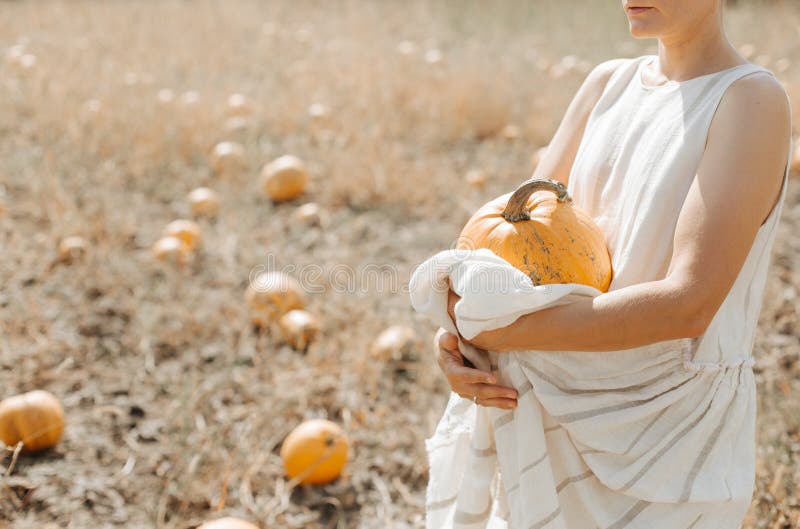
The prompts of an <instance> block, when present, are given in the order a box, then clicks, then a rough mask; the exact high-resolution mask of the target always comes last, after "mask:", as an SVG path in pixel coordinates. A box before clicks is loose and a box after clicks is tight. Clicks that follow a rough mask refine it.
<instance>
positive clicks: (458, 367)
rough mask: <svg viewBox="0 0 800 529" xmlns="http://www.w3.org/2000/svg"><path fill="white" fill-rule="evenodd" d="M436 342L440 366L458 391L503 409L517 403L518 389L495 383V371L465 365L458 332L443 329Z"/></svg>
mask: <svg viewBox="0 0 800 529" xmlns="http://www.w3.org/2000/svg"><path fill="white" fill-rule="evenodd" d="M456 298H458V296H456ZM434 345H435V347H436V348H437V350H438V358H437V361H438V363H439V368H440V369H441V370H442V372H443V373H444V376H445V377H446V378H447V382H448V383H449V384H450V388H451V389H452V390H453V391H454V392H456V393H457V394H459V395H460V396H462V397H464V398H465V399H470V400H473V397H474V396H475V395H477V396H478V398H477V400H475V402H476V403H477V404H480V405H481V406H493V407H495V408H503V409H512V408H515V407H516V406H517V390H515V389H514V388H509V387H506V386H500V385H497V384H495V382H497V379H496V377H495V376H494V375H493V374H492V373H487V372H485V371H481V370H480V369H474V368H471V367H467V366H465V365H464V357H463V356H462V355H461V352H460V351H459V350H458V338H457V337H456V336H455V335H453V334H451V333H449V332H447V331H446V330H444V329H439V331H438V332H437V333H436V336H435V337H434Z"/></svg>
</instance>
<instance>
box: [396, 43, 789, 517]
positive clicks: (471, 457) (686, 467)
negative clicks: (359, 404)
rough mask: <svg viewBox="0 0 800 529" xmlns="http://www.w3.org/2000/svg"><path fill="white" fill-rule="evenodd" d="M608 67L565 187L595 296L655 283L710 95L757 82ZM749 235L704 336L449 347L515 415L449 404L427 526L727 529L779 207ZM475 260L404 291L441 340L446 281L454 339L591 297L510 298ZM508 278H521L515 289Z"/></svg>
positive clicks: (742, 470) (738, 510)
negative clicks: (586, 223)
mask: <svg viewBox="0 0 800 529" xmlns="http://www.w3.org/2000/svg"><path fill="white" fill-rule="evenodd" d="M655 60H657V57H656V56H643V57H637V58H635V59H629V60H626V61H623V62H622V64H621V65H620V66H619V67H618V68H617V70H616V71H615V72H614V74H613V75H612V76H611V78H610V79H609V81H608V84H607V86H606V88H605V90H604V92H603V94H602V95H601V97H600V100H599V101H598V103H597V105H596V106H595V108H594V109H593V111H592V113H591V115H590V116H589V119H588V121H587V124H586V130H585V133H584V135H583V138H582V140H581V145H580V146H579V148H578V152H577V155H576V159H575V163H574V164H573V167H572V171H571V173H570V177H569V184H568V190H569V194H570V196H571V197H572V199H573V201H574V202H573V203H574V205H575V206H576V207H579V208H581V209H583V210H584V211H586V212H588V213H589V214H590V215H591V216H592V218H593V220H594V221H595V222H596V223H597V224H598V226H599V227H600V228H601V229H602V231H603V233H604V235H605V237H606V243H607V245H608V249H609V254H610V256H611V260H612V267H613V271H614V277H613V279H612V282H611V285H610V287H609V291H612V290H616V289H619V288H624V287H626V286H628V285H633V284H638V283H643V282H647V281H654V280H658V279H661V278H663V277H664V275H665V274H666V272H667V269H668V266H669V263H670V257H671V253H672V235H673V234H674V230H675V224H676V219H677V218H678V216H679V213H680V210H681V207H682V204H683V202H684V200H685V197H686V193H687V192H688V190H689V188H690V185H691V183H692V181H693V180H694V178H695V175H696V171H697V167H698V165H699V163H700V160H701V158H702V155H703V151H704V147H705V141H706V137H707V133H708V128H709V124H710V123H711V120H712V118H713V115H714V112H715V110H716V108H717V106H718V104H719V101H720V99H721V98H722V96H723V94H724V92H725V90H726V89H727V88H728V87H729V86H730V85H731V84H732V83H733V82H734V81H736V80H737V79H740V78H742V77H744V76H747V75H750V74H754V73H759V72H767V70H765V69H764V68H762V67H760V66H756V65H752V64H744V65H740V66H736V67H734V68H730V69H727V70H723V71H721V72H717V73H715V74H710V75H706V76H702V77H699V78H697V79H693V80H690V81H687V82H684V83H671V84H668V85H664V86H662V87H657V88H653V87H646V86H644V85H643V84H642V82H641V81H640V78H641V68H642V67H643V65H645V64H646V62H648V61H650V62H652V61H655ZM788 172H789V168H788V164H787V167H786V172H785V174H784V182H783V188H782V191H781V195H780V197H779V199H778V203H777V204H776V206H775V207H774V208H773V210H772V212H771V213H770V215H769V217H768V219H767V220H766V221H765V222H764V224H763V225H762V226H761V228H759V230H758V233H757V235H756V237H755V240H754V241H753V244H752V247H751V249H750V252H749V254H748V256H747V259H746V261H745V263H744V265H743V266H742V269H741V271H740V272H739V275H738V277H737V278H736V281H735V282H734V284H733V286H732V287H731V289H730V291H729V293H728V295H727V296H726V298H725V300H724V301H723V303H722V306H721V307H720V308H719V310H718V311H717V313H716V314H715V316H714V318H713V319H712V321H711V323H710V324H709V326H708V328H707V329H706V331H705V332H704V333H703V335H702V336H700V337H698V338H694V339H690V338H685V339H677V340H669V341H663V342H658V343H653V344H649V345H645V346H642V347H635V348H630V349H624V350H618V351H602V352H600V351H512V352H506V353H492V352H489V353H484V354H480V352H479V351H476V350H475V349H473V348H470V347H469V346H468V344H464V343H462V344H460V345H461V350H462V352H463V353H464V355H465V356H467V357H468V358H469V359H470V360H471V361H472V362H473V363H474V364H475V365H476V366H478V367H480V368H482V369H492V370H493V371H494V372H495V373H496V375H497V380H498V383H499V384H502V385H506V386H511V387H514V388H516V390H517V391H518V394H519V398H518V403H517V407H516V408H515V409H513V410H503V409H499V408H493V407H484V406H477V405H475V404H474V403H473V402H472V401H471V400H468V399H464V398H461V397H460V396H458V395H457V394H455V393H451V395H450V399H449V401H448V403H447V407H446V409H445V411H444V414H443V416H442V418H441V420H440V421H439V423H438V425H437V427H436V430H435V431H434V433H433V435H432V436H431V437H430V438H428V439H426V441H425V442H426V448H427V451H428V458H429V464H430V475H429V482H428V489H427V498H426V523H427V528H428V529H477V528H481V529H487V528H490V529H505V528H508V529H623V528H626V529H634V528H638V529H641V528H646V529H738V528H739V527H740V525H741V522H742V520H743V519H744V516H745V513H746V512H747V509H748V507H749V505H750V500H751V496H752V492H753V486H754V477H755V414H756V387H755V378H754V374H753V371H752V365H753V357H752V349H753V342H754V339H755V332H756V328H757V322H758V316H759V312H760V308H761V304H762V300H763V292H764V285H765V283H766V278H767V272H768V268H769V261H770V249H771V248H772V245H773V242H774V239H775V234H776V231H777V230H776V227H777V225H778V221H779V218H780V213H781V209H782V206H783V203H784V200H785V196H786V189H787V182H788ZM504 263H505V261H503V260H502V259H499V258H498V257H496V256H493V255H491V253H490V252H488V251H487V250H478V251H475V252H471V253H466V254H465V253H459V252H457V251H450V252H444V253H440V254H437V255H436V256H434V257H433V258H431V259H430V260H429V261H426V262H425V263H424V264H423V265H421V266H420V267H419V268H418V269H417V270H416V271H415V273H414V275H413V277H412V279H411V283H410V294H411V302H412V305H413V306H414V308H415V309H416V310H417V311H419V312H421V313H423V314H426V315H427V316H429V317H430V318H431V319H432V320H433V321H434V322H435V323H436V324H438V325H440V326H442V327H444V328H446V329H449V330H451V331H454V330H455V328H454V327H453V325H452V323H451V322H450V320H449V317H448V316H447V311H446V308H447V277H448V276H449V277H450V279H451V280H452V283H453V288H454V290H455V292H456V293H458V294H459V295H460V296H461V300H459V302H458V303H457V304H456V307H455V315H456V320H457V324H458V329H459V331H460V333H461V335H463V336H464V337H465V338H467V339H469V338H471V337H474V336H475V335H477V334H479V333H480V332H481V331H484V330H489V329H493V328H500V327H504V326H506V325H508V324H510V323H511V322H513V321H514V320H515V319H516V318H517V317H518V316H519V315H520V314H523V313H527V312H533V311H535V310H541V309H542V308H545V307H550V306H553V305H556V304H562V303H568V302H571V301H575V300H576V299H579V298H580V297H581V296H592V295H596V294H597V291H594V292H593V289H591V288H589V287H584V286H581V285H550V286H546V287H545V286H538V287H533V286H532V285H529V284H526V282H525V277H524V275H523V274H522V273H521V272H518V271H516V269H513V267H511V265H510V264H508V263H505V264H504ZM520 276H522V277H520Z"/></svg>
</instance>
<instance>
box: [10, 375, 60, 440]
mask: <svg viewBox="0 0 800 529" xmlns="http://www.w3.org/2000/svg"><path fill="white" fill-rule="evenodd" d="M63 433H64V409H63V408H62V407H61V403H60V402H59V401H58V399H57V398H56V397H55V396H54V395H53V394H52V393H49V392H47V391H43V390H36V391H29V392H28V393H23V394H21V395H15V396H13V397H9V398H7V399H5V400H3V401H2V402H0V440H1V441H3V442H4V443H5V444H6V445H8V446H12V447H13V446H14V445H16V444H17V443H18V442H20V441H22V443H23V446H22V451H23V452H38V451H40V450H44V449H46V448H50V447H52V446H55V445H56V444H57V443H58V441H59V440H60V439H61V435H62V434H63Z"/></svg>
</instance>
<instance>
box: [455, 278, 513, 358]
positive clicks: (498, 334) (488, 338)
mask: <svg viewBox="0 0 800 529" xmlns="http://www.w3.org/2000/svg"><path fill="white" fill-rule="evenodd" d="M459 299H461V297H460V296H459V295H458V294H456V293H455V292H453V289H452V288H451V289H450V291H449V292H448V293H447V314H448V315H450V319H451V320H453V323H454V324H455V322H456V303H457V302H458V300H459ZM502 337H503V333H502V329H497V330H492V331H484V332H482V333H480V334H478V335H477V336H475V337H474V338H472V339H471V340H467V339H465V338H463V337H462V338H461V339H462V340H464V341H465V342H467V343H468V344H470V345H473V346H475V347H477V348H478V349H483V350H484V351H494V352H497V353H500V352H505V351H506V348H505V346H504V345H503V344H502Z"/></svg>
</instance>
